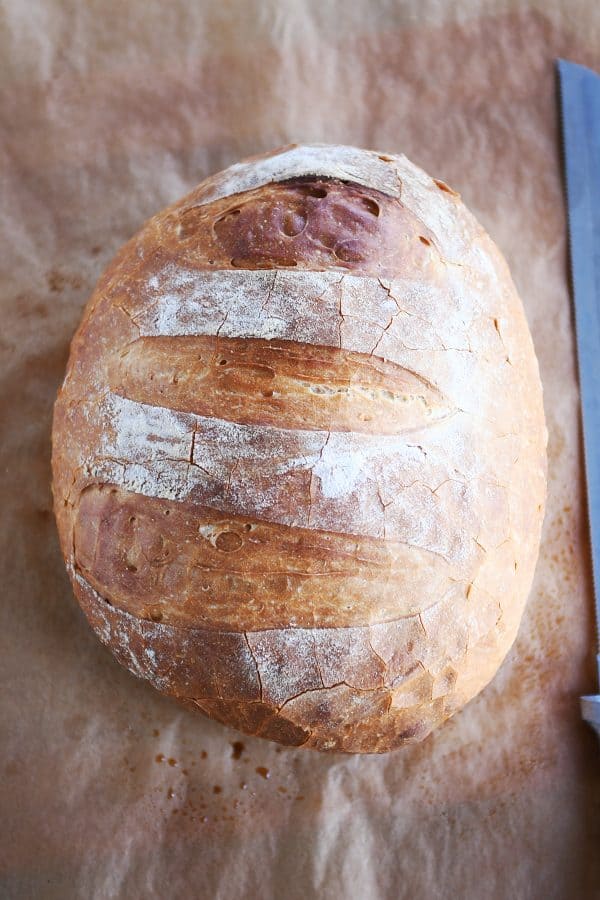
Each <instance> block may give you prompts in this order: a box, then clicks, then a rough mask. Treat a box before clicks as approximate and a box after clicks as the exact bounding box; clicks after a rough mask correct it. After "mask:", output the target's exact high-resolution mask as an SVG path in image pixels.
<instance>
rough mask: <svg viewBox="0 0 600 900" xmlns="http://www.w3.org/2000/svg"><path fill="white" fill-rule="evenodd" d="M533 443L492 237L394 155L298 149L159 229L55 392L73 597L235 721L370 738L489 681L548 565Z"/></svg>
mask: <svg viewBox="0 0 600 900" xmlns="http://www.w3.org/2000/svg"><path fill="white" fill-rule="evenodd" d="M545 444H546V430H545V424H544V416H543V406H542V393H541V385H540V380H539V374H538V368H537V362H536V359H535V354H534V351H533V346H532V343H531V338H530V336H529V331H528V328H527V324H526V321H525V317H524V314H523V310H522V306H521V303H520V300H519V298H518V296H517V294H516V291H515V289H514V286H513V284H512V281H511V279H510V275H509V273H508V270H507V267H506V265H505V263H504V261H503V260H502V258H501V256H500V254H499V253H498V251H497V249H496V248H495V246H494V245H493V243H492V242H491V240H490V239H489V237H488V236H487V235H486V234H485V232H484V231H483V229H482V228H481V227H480V226H479V225H478V224H477V222H476V221H475V220H474V219H473V217H472V216H471V215H470V213H469V212H468V211H467V210H466V208H465V207H464V205H463V204H462V202H461V201H460V198H459V196H458V195H457V194H456V193H455V192H454V191H452V190H451V189H450V188H448V187H447V186H446V185H445V184H444V183H443V182H440V181H435V180H433V179H431V178H429V176H427V175H425V173H423V172H422V171H421V170H419V169H418V168H417V167H416V166H413V165H412V164H411V163H410V162H408V160H406V159H405V158H404V157H398V156H387V155H381V154H377V153H374V152H372V151H364V150H357V149H355V148H347V147H330V146H320V145H313V146H310V147H291V148H284V149H283V150H281V151H276V152H275V153H274V154H269V155H267V156H265V157H258V158H255V159H253V160H249V161H246V162H244V163H240V164H238V165H237V166H233V167H231V168H230V169H228V170H226V171H225V172H223V173H220V174H219V175H216V176H214V177H213V178H211V179H208V180H207V181H205V182H203V183H202V184H201V185H200V186H199V187H198V188H196V189H195V190H194V191H193V192H192V193H191V194H189V195H188V196H187V197H185V198H184V199H183V200H181V201H180V202H179V203H177V204H174V205H173V206H171V207H170V208H168V209H167V210H165V211H164V212H162V213H160V214H159V215H157V216H156V217H154V218H153V219H152V220H150V222H148V223H147V224H146V225H145V226H144V228H143V229H142V230H141V231H140V233H139V234H138V235H136V236H135V237H134V238H133V239H132V240H131V241H130V242H129V243H128V244H127V245H126V246H125V247H124V248H123V249H122V250H121V251H120V253H119V254H118V255H117V257H116V258H115V260H114V261H113V263H112V264H111V265H110V266H109V268H108V270H107V271H106V272H105V274H104V275H103V277H102V278H101V280H100V282H99V284H98V286H97V288H96V291H95V292H94V295H93V296H92V298H91V300H90V302H89V304H88V306H87V308H86V311H85V314H84V317H83V320H82V323H81V325H80V327H79V329H78V331H77V333H76V335H75V337H74V339H73V343H72V348H71V356H70V359H69V364H68V368H67V374H66V377H65V381H64V384H63V386H62V388H61V391H60V392H59V396H58V399H57V402H56V407H55V416H54V428H53V476H54V485H53V487H54V498H55V511H56V517H57V521H58V527H59V534H60V539H61V546H62V550H63V554H64V557H65V561H66V564H67V568H68V570H69V573H70V576H71V579H72V582H73V587H74V590H75V593H76V595H77V597H78V599H79V602H80V604H81V606H82V608H83V610H84V612H85V613H86V615H87V617H88V619H89V621H90V623H91V625H92V627H93V628H94V629H95V631H96V632H97V633H98V635H99V636H100V638H101V639H102V640H103V641H104V642H105V643H106V644H107V645H108V646H109V647H110V649H111V650H112V652H113V653H114V654H115V656H116V657H117V659H118V660H119V661H120V662H121V663H122V664H123V665H125V666H127V667H128V668H129V669H130V670H131V671H132V672H134V673H135V674H137V675H139V676H140V677H143V678H146V679H148V680H149V681H150V682H151V683H152V684H153V685H154V686H155V687H156V688H157V689H159V690H161V691H163V692H165V693H167V694H170V695H172V696H175V697H177V698H178V699H179V700H181V701H183V702H185V703H187V704H188V705H191V706H193V707H194V708H198V709H200V710H202V711H203V712H205V713H206V714H207V715H210V716H212V717H214V718H216V719H218V720H220V721H223V722H226V723H228V724H231V725H233V726H235V727H237V728H239V729H240V730H242V731H245V732H247V733H250V734H257V735H260V736H262V737H266V738H270V739H272V740H277V741H280V742H282V743H285V744H290V745H294V746H300V745H302V746H306V747H313V748H316V749H320V750H328V749H333V750H343V751H348V752H383V751H386V750H390V749H393V748H395V747H398V746H401V745H402V744H404V743H407V742H412V741H415V740H420V739H422V738H423V737H424V736H425V735H427V734H428V733H429V732H430V731H431V729H432V728H434V727H436V726H437V725H438V724H439V723H441V722H442V721H444V719H446V718H447V717H448V716H449V715H451V714H452V713H453V712H455V711H456V710H457V709H459V708H460V707H461V706H462V705H463V704H464V703H465V702H467V701H468V700H469V699H470V698H471V697H472V696H474V695H475V694H476V693H477V692H478V691H479V690H481V688H482V687H483V686H484V685H485V684H487V682H488V681H489V680H490V678H491V677H492V676H493V674H494V673H495V671H496V669H497V668H498V666H499V665H500V663H501V661H502V659H503V658H504V656H505V654H506V652H507V651H508V649H509V647H510V645H511V644H512V642H513V640H514V637H515V635H516V631H517V628H518V624H519V621H520V618H521V614H522V610H523V606H524V603H525V599H526V596H527V593H528V591H529V588H530V585H531V580H532V577H533V571H534V567H535V562H536V559H537V553H538V547H539V538H540V529H541V522H542V517H543V507H544V500H545V484H546V479H545V466H546V459H545Z"/></svg>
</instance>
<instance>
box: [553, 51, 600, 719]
mask: <svg viewBox="0 0 600 900" xmlns="http://www.w3.org/2000/svg"><path fill="white" fill-rule="evenodd" d="M557 67H558V78H559V86H560V108H561V123H562V144H563V160H564V172H565V185H566V194H567V214H568V224H569V256H570V264H571V284H572V292H573V302H574V307H575V332H576V337H577V360H578V369H579V388H580V394H581V414H582V420H583V443H584V457H585V472H586V483H587V500H588V518H589V527H590V539H591V551H592V573H593V581H594V598H595V610H596V661H597V666H598V676H599V680H600V653H599V652H598V650H599V647H598V634H599V629H600V601H599V593H598V591H599V587H600V580H599V579H600V76H599V75H597V74H596V73H595V72H593V71H592V70H591V69H588V68H586V67H585V66H580V65H577V64H576V63H572V62H568V61H567V60H564V59H559V60H557ZM581 713H582V716H583V718H584V719H585V720H586V721H587V722H589V723H590V725H592V726H593V727H594V728H595V729H596V731H597V732H598V735H599V736H600V695H598V694H592V695H589V696H585V697H582V698H581Z"/></svg>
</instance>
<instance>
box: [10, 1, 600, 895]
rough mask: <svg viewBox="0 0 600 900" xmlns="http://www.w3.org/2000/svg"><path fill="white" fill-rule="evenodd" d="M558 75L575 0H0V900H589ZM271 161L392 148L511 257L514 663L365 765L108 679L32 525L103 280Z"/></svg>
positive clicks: (577, 24) (597, 41)
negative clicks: (526, 335) (420, 739)
mask: <svg viewBox="0 0 600 900" xmlns="http://www.w3.org/2000/svg"><path fill="white" fill-rule="evenodd" d="M557 55H563V56H566V57H569V58H571V59H573V60H575V61H578V62H582V63H585V64H588V65H592V66H593V65H594V64H596V65H597V66H598V65H599V64H600V6H599V5H598V4H597V3H596V2H595V0H579V2H566V0H565V2H564V3H561V2H558V0H548V2H543V3H542V2H540V3H535V2H529V3H527V2H524V3H516V2H510V0H506V2H501V0H496V2H474V0H462V2H460V0H459V2H457V3H454V2H453V3H450V2H448V3H444V2H417V0H414V2H413V0H408V2H391V0H390V2H386V0H376V2H361V0H351V2H345V3H344V2H337V0H334V2H327V0H322V2H318V0H315V2H301V0H296V2H294V0H288V2H276V0H268V2H262V3H260V2H244V0H235V2H221V3H217V2H215V3H198V2H191V0H189V2H185V0H169V2H168V3H166V2H165V3H160V2H157V0H128V2H118V3H117V2H116V0H104V2H100V0H88V2H84V0H64V2H51V0H28V2H23V0H3V2H1V3H0V76H1V77H0V172H1V186H2V202H1V205H0V270H1V272H2V278H1V287H0V291H1V293H0V299H1V304H2V306H1V311H2V318H1V320H0V322H1V327H0V353H1V369H0V395H1V397H0V402H1V407H0V423H1V437H0V454H1V461H0V473H1V478H2V489H1V493H0V502H1V506H0V516H1V523H0V528H1V531H0V540H1V548H2V551H1V560H0V565H1V573H0V592H1V599H2V612H1V615H2V619H1V622H0V673H1V679H2V692H1V697H0V704H1V710H0V716H1V717H0V730H1V731H2V741H1V755H2V759H1V761H0V765H1V766H2V769H1V771H2V785H1V792H0V806H1V808H2V815H1V816H0V822H1V826H0V827H1V829H2V834H1V835H0V895H1V896H2V897H9V898H19V900H20V898H25V897H27V898H60V900H65V898H85V900H90V898H112V897H118V898H144V900H147V898H161V900H163V898H210V900H212V898H255V897H256V898H267V900H270V898H285V900H295V898H303V900H304V898H313V897H314V898H325V900H328V898H335V900H338V898H344V900H345V898H352V900H353V898H357V900H370V898H390V900H392V898H393V900H398V898H411V900H412V898H417V900H419V898H427V900H435V898H444V900H446V898H449V900H451V898H452V900H453V898H459V900H471V898H474V900H479V898H483V900H495V898H519V900H520V898H540V900H542V898H543V900H550V898H588V897H598V896H600V893H599V892H600V877H599V870H598V856H599V847H600V844H599V839H600V825H599V802H598V798H599V782H598V773H599V771H600V752H599V748H598V747H597V745H596V742H595V739H594V737H593V734H592V733H591V731H589V730H588V729H587V726H585V725H583V724H582V723H581V722H580V720H579V711H578V695H579V693H581V692H585V691H586V690H587V691H589V690H593V689H595V684H594V680H593V668H592V657H593V630H592V618H591V612H592V590H591V581H590V567H589V564H588V544H587V536H586V528H587V526H586V519H585V506H584V495H583V493H582V484H583V482H582V456H581V446H580V430H579V424H578V392H577V385H576V373H575V356H574V342H573V332H572V318H571V311H570V302H569V294H568V287H567V284H568V283H567V269H566V262H567V260H566V241H565V216H564V209H563V199H562V190H561V176H560V170H559V150H558V141H557V137H558V135H557V114H556V106H555V84H554V76H553V59H554V57H556V56H557ZM294 140H298V141H332V142H343V143H351V144H357V145H359V146H365V147H374V148H377V149H380V150H382V151H386V150H388V151H393V152H396V151H402V152H404V153H406V154H407V155H408V156H409V157H410V158H411V159H413V160H414V161H415V162H416V163H418V164H420V165H422V166H423V167H424V168H425V169H426V170H427V171H429V172H430V173H431V174H432V175H434V176H438V177H441V178H443V179H444V180H446V181H447V182H449V183H450V184H451V185H452V186H453V187H455V188H456V189H457V190H459V191H460V192H461V193H462V195H463V197H464V199H465V201H466V202H467V203H468V204H469V205H470V206H471V208H472V209H473V211H474V212H475V213H476V215H478V216H479V218H480V219H481V221H482V222H483V224H484V225H485V226H486V227H487V228H488V230H489V231H490V233H491V234H492V236H493V237H494V239H495V240H496V241H497V242H498V243H499V245H500V247H501V248H502V250H503V251H504V253H505V254H506V256H507V258H508V260H509V263H510V266H511V268H512V271H513V275H514V278H515V281H516V284H517V287H518V289H519V291H520V293H521V295H522V297H523V300H524V303H525V307H526V311H527V314H528V318H529V322H530V325H531V328H532V331H533V336H534V340H535V344H536V348H537V352H538V355H539V359H540V364H541V372H542V379H543V383H544V388H545V403H546V411H547V416H548V425H549V430H550V444H549V465H550V484H549V502H548V513H547V516H546V522H545V528H544V539H543V540H544V542H543V549H542V556H541V560H540V563H539V566H538V570H537V575H536V580H535V585H534V589H533V592H532V594H531V598H530V600H529V604H528V607H527V611H526V614H525V618H524V621H523V624H522V627H521V631H520V634H519V638H518V641H517V643H516V645H515V647H514V648H513V650H512V652H511V653H510V655H509V657H508V659H507V660H506V662H505V664H504V665H503V667H502V669H501V671H500V673H499V675H498V676H497V678H496V679H495V680H494V682H493V684H492V685H491V686H490V687H489V688H487V689H486V690H485V691H484V692H483V693H482V694H481V695H480V696H479V697H478V698H477V699H476V700H475V701H473V702H472V703H471V704H470V705H469V706H468V707H467V708H466V709H465V710H464V711H463V712H462V713H460V714H459V715H457V716H456V717H455V718H454V719H453V720H452V721H450V722H449V723H448V724H447V725H446V726H445V727H443V728H442V729H441V730H440V731H438V732H436V733H435V734H434V735H432V736H431V737H430V738H428V739H427V740H426V741H425V742H424V743H423V744H422V745H419V746H414V747H411V748H409V749H406V750H402V751H399V752H397V753H395V754H392V755H389V756H386V757H363V758H359V757H344V756H341V755H334V756H324V755H317V754H314V753H309V752H306V751H304V752H303V751H293V750H289V751H287V750H281V749H279V748H277V747H276V746H275V745H273V744H269V743H267V742H264V741H261V740H250V739H247V738H244V737H240V736H239V735H238V734H236V733H234V732H233V731H229V730H227V729H226V728H224V727H222V726H220V725H218V724H215V723H211V722H209V721H207V720H205V719H204V718H202V717H201V716H199V715H197V716H195V715H193V714H192V713H189V712H187V711H184V710H182V709H180V708H179V707H178V706H177V705H176V704H175V703H173V702H172V701H169V700H167V699H165V698H162V697H160V696H159V695H157V694H156V693H155V692H154V691H153V690H152V689H151V688H150V687H148V686H146V685H145V684H143V683H141V682H139V681H137V680H136V679H135V678H133V677H132V676H131V675H129V674H128V673H127V672H125V671H124V670H122V669H120V668H119V666H118V665H117V664H116V663H115V662H114V661H113V659H112V657H111V656H110V654H109V653H108V651H107V650H105V649H104V648H103V647H102V646H101V645H100V644H99V643H98V641H97V640H96V638H95V637H94V636H93V635H92V633H91V631H90V630H89V628H88V626H87V624H86V622H85V620H84V617H83V615H82V614H81V613H80V612H79V610H78V608H77V606H76V605H75V602H74V601H73V599H72V596H71V591H70V588H69V583H68V581H67V577H66V575H65V572H64V570H63V565H62V561H61V558H60V554H59V550H58V543H57V538H56V533H55V526H54V522H53V517H52V514H51V499H50V491H49V482H50V467H49V457H50V450H49V430H50V422H51V412H52V403H53V399H54V396H55V392H56V389H57V387H58V385H59V383H60V380H61V378H62V374H63V370H64V366H65V363H66V358H67V349H68V342H69V339H70V337H71V334H72V332H73V330H74V328H75V326H76V324H77V321H78V319H79V317H80V314H81V310H82V308H83V305H84V304H85V302H86V300H87V298H88V296H89V294H90V292H91V290H92V287H93V285H94V283H95V281H96V279H97V278H98V276H99V275H100V273H101V271H102V269H103V267H104V266H105V264H106V263H107V262H108V261H109V259H110V258H111V257H112V255H113V254H114V252H115V251H116V250H117V249H118V248H119V246H120V245H121V244H122V243H123V242H124V241H125V240H126V239H127V238H129V237H130V235H132V234H133V233H134V232H135V231H136V230H137V229H138V228H139V226H140V225H141V223H142V222H143V221H144V220H145V219H146V218H147V217H148V216H150V215H152V214H153V213H154V212H156V211H158V210H159V209H161V208H162V207H163V206H165V205H166V204H167V203H170V202H171V201H173V200H175V199H176V198H178V197H179V196H180V195H182V194H183V193H184V192H186V191H187V190H189V189H190V188H191V187H192V186H193V185H194V184H196V183H197V182H199V181H200V180H201V179H202V178H204V177H205V176H206V175H208V174H209V173H211V172H213V171H216V170H218V169H220V168H222V167H224V166H226V165H228V164H229V163H231V162H233V161H235V160H236V159H239V158H241V157H243V156H245V155H248V154H251V153H258V152H262V151H264V150H268V149H270V148H273V147H276V146H278V145H281V144H284V143H287V142H290V141H294ZM599 464H600V461H599ZM238 740H239V741H241V742H242V743H243V748H242V747H241V746H238V747H237V750H235V749H234V748H233V747H232V742H234V741H238ZM234 753H235V755H236V756H239V758H238V759H236V758H234V756H233V754H234Z"/></svg>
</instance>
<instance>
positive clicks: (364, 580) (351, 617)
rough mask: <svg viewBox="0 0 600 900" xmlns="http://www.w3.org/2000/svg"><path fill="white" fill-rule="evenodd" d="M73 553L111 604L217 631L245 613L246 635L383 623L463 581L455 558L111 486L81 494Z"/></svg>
mask: <svg viewBox="0 0 600 900" xmlns="http://www.w3.org/2000/svg"><path fill="white" fill-rule="evenodd" d="M73 559H74V565H75V566H76V568H77V570H78V571H79V572H81V574H82V575H83V576H84V577H85V578H86V580H87V581H88V582H89V583H90V584H91V585H92V587H93V588H94V589H95V590H96V591H98V593H99V594H100V595H101V596H102V597H103V598H105V599H106V600H109V601H110V603H111V604H112V605H113V606H117V607H119V608H120V609H123V610H125V611H127V612H130V613H133V614H135V615H137V616H140V618H143V619H151V620H152V621H159V622H163V623H165V624H172V625H181V626H183V627H192V626H194V625H198V626H202V627H203V628H207V629H215V630H219V629H227V628H232V629H235V628H236V627H237V626H238V625H239V622H240V621H241V620H243V621H244V623H245V629H246V630H247V631H262V630H265V629H270V628H286V627H289V625H293V626H294V627H308V628H317V627H318V628H332V627H340V628H341V627H347V626H349V625H364V624H368V623H370V622H384V621H389V620H393V619H399V618H402V617H406V616H414V615H416V614H417V613H419V612H424V611H425V610H426V609H427V607H428V606H432V605H434V604H435V603H437V602H438V601H439V599H440V597H441V596H442V595H443V594H444V592H445V591H448V590H451V589H453V588H454V589H456V587H457V586H458V588H459V589H460V587H461V583H460V581H459V580H458V578H457V576H456V572H455V570H454V569H453V567H452V566H451V565H449V564H448V563H447V562H446V561H445V560H444V559H442V558H440V557H439V556H435V555H434V554H428V553H425V552H423V551H419V549H418V548H415V547H408V546H406V545H404V544H401V543H394V542H392V541H384V540H377V539H374V538H366V537H354V536H349V535H342V534H336V533H335V532H323V531H318V530H314V529H308V528H294V527H290V526H282V525H275V524H272V523H270V522H267V521H261V520H259V519H249V518H247V517H242V516H223V515H220V514H219V513H218V511H216V510H215V509H213V508H211V507H204V508H203V507H199V506H198V505H197V504H190V503H182V502H173V501H172V500H160V499H156V498H150V497H144V496H143V495H140V494H137V493H133V492H129V491H123V490H122V489H120V488H117V487H114V486H110V485H94V484H93V485H90V486H89V487H88V488H86V489H85V490H84V491H83V492H82V493H81V495H80V497H79V501H78V503H77V508H76V513H75V521H74V529H73ZM462 587H463V589H464V586H462ZM341 598H343V599H341ZM292 604H293V606H292ZM292 609H293V612H291V610H292Z"/></svg>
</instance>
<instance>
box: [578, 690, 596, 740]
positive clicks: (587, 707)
mask: <svg viewBox="0 0 600 900" xmlns="http://www.w3.org/2000/svg"><path fill="white" fill-rule="evenodd" d="M580 702H581V715H582V717H583V718H584V719H585V721H586V722H589V724H590V725H591V726H592V728H594V729H595V731H596V734H597V735H598V737H600V694H590V695H589V696H587V697H581V698H580Z"/></svg>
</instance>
